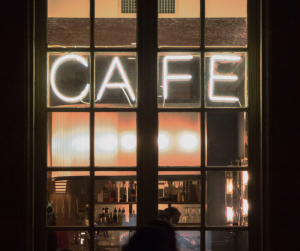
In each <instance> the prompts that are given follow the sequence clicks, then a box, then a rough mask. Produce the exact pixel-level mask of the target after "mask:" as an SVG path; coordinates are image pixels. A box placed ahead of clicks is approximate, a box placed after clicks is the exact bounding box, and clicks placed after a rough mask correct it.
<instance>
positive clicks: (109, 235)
mask: <svg viewBox="0 0 300 251" xmlns="http://www.w3.org/2000/svg"><path fill="white" fill-rule="evenodd" d="M134 233H135V231H132V230H130V231H119V230H108V231H101V230H98V231H95V242H94V243H95V249H94V250H96V251H102V250H103V251H106V250H111V251H121V250H122V247H123V246H124V245H126V244H127V243H128V241H129V239H130V238H131V237H132V236H133V235H134Z"/></svg>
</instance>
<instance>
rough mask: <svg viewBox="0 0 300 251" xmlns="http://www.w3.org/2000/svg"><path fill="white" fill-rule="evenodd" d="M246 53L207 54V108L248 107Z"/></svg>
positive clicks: (205, 80)
mask: <svg viewBox="0 0 300 251" xmlns="http://www.w3.org/2000/svg"><path fill="white" fill-rule="evenodd" d="M246 65H247V55H246V53H225V52H224V53H220V52H218V53H206V54H205V76H204V82H205V106H206V107H247V106H248V90H247V67H246Z"/></svg>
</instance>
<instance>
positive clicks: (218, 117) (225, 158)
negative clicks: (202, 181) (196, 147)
mask: <svg viewBox="0 0 300 251" xmlns="http://www.w3.org/2000/svg"><path fill="white" fill-rule="evenodd" d="M206 118H207V127H206V132H207V139H206V142H207V165H208V166H248V126H247V113H245V112H226V113H225V112H223V113H220V112H208V113H207V114H206Z"/></svg>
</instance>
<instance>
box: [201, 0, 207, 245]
mask: <svg viewBox="0 0 300 251" xmlns="http://www.w3.org/2000/svg"><path fill="white" fill-rule="evenodd" d="M200 22H201V23H200V60H201V62H200V90H201V107H200V112H201V113H200V114H201V121H200V128H201V133H200V136H201V167H200V171H201V224H200V240H201V241H200V250H201V251H204V250H205V194H206V173H205V164H206V154H205V151H206V149H205V148H206V147H205V138H206V135H205V131H206V130H205V125H206V121H205V117H206V116H205V109H204V108H205V101H204V98H205V84H204V64H205V50H204V49H205V0H200Z"/></svg>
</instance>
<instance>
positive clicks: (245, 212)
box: [243, 199, 248, 216]
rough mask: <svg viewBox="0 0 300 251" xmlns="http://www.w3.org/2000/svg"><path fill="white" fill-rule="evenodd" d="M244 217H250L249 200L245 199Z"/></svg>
mask: <svg viewBox="0 0 300 251" xmlns="http://www.w3.org/2000/svg"><path fill="white" fill-rule="evenodd" d="M243 215H244V216H247V215H248V200H246V199H243Z"/></svg>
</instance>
